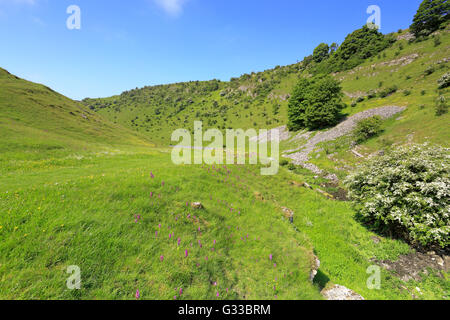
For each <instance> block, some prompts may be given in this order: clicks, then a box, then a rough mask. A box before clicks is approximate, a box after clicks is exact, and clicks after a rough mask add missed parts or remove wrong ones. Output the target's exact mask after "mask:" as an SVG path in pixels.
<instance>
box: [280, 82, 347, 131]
mask: <svg viewBox="0 0 450 320" xmlns="http://www.w3.org/2000/svg"><path fill="white" fill-rule="evenodd" d="M342 97H343V94H342V88H341V86H340V83H339V81H337V80H335V79H334V78H332V77H331V76H329V75H326V76H324V75H319V76H316V77H314V78H312V79H304V78H302V79H300V80H299V82H298V83H297V85H296V87H295V88H294V91H293V93H292V96H291V98H290V100H289V106H288V116H289V129H290V130H300V129H303V128H309V129H317V128H323V127H326V126H330V125H334V124H336V123H337V122H338V121H339V118H340V114H341V110H342V109H343V108H344V107H345V105H344V103H343V102H342Z"/></svg>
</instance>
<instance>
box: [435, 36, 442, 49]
mask: <svg viewBox="0 0 450 320" xmlns="http://www.w3.org/2000/svg"><path fill="white" fill-rule="evenodd" d="M441 43H442V42H441V38H440V37H438V36H437V37H434V46H435V47H439V46H440V45H441Z"/></svg>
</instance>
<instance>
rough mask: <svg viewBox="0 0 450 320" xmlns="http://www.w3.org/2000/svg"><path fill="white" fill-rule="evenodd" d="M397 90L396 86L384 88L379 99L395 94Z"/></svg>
mask: <svg viewBox="0 0 450 320" xmlns="http://www.w3.org/2000/svg"><path fill="white" fill-rule="evenodd" d="M397 90H398V87H397V86H392V87H389V88H386V89H384V90H382V91H381V92H380V98H386V97H387V96H390V95H391V94H394V93H396V92H397Z"/></svg>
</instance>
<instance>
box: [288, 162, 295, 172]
mask: <svg viewBox="0 0 450 320" xmlns="http://www.w3.org/2000/svg"><path fill="white" fill-rule="evenodd" d="M287 168H288V169H289V170H291V171H294V170H295V169H296V167H295V165H294V164H293V163H289V164H288V166H287Z"/></svg>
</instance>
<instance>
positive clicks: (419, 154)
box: [345, 145, 450, 249]
mask: <svg viewBox="0 0 450 320" xmlns="http://www.w3.org/2000/svg"><path fill="white" fill-rule="evenodd" d="M449 168H450V149H448V148H442V147H430V146H428V145H412V146H409V147H401V148H399V149H397V150H395V151H391V152H389V153H387V154H385V155H384V156H382V157H377V158H373V159H371V160H369V161H368V162H366V163H365V164H364V165H363V166H362V167H360V169H359V170H358V171H356V172H354V173H352V174H350V175H349V176H348V178H347V179H346V181H345V183H346V185H347V187H348V188H349V196H350V198H351V199H352V200H354V201H355V203H356V208H357V210H358V216H359V218H361V220H363V221H364V222H366V223H368V224H370V225H373V226H374V227H375V228H376V229H377V230H378V231H381V232H384V233H385V232H389V233H391V234H395V235H397V236H400V237H402V238H404V239H405V240H407V241H409V242H411V243H413V244H417V245H422V246H429V247H437V246H439V247H441V248H444V249H445V248H447V247H448V246H449V244H450V200H449V199H450V179H449V171H450V169H449Z"/></svg>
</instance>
